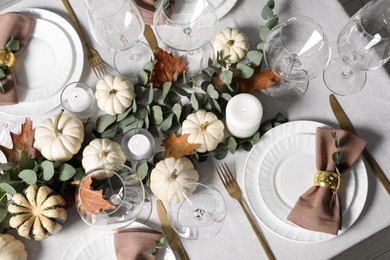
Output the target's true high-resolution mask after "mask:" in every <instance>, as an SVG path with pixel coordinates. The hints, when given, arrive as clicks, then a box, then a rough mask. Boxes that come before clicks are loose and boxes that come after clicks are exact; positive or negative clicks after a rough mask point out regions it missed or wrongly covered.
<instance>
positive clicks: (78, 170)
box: [73, 167, 85, 180]
mask: <svg viewBox="0 0 390 260" xmlns="http://www.w3.org/2000/svg"><path fill="white" fill-rule="evenodd" d="M84 175H85V170H84V169H83V168H81V167H77V168H76V173H75V175H74V176H73V179H74V180H81V179H82V178H83V177H84Z"/></svg>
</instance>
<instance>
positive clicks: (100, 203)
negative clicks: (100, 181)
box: [79, 176, 115, 213]
mask: <svg viewBox="0 0 390 260" xmlns="http://www.w3.org/2000/svg"><path fill="white" fill-rule="evenodd" d="M91 184H92V177H91V176H87V177H86V178H85V179H84V181H83V184H82V186H81V189H80V195H79V196H80V199H81V202H82V204H83V208H81V210H82V211H87V212H90V213H97V212H102V211H105V210H110V209H114V208H115V206H114V205H112V204H111V203H110V202H108V201H107V200H105V199H104V198H103V190H91Z"/></svg>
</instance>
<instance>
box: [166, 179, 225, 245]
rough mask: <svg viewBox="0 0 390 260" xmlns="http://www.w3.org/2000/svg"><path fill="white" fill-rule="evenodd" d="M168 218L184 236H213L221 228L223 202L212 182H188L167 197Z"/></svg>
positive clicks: (223, 215) (196, 237) (199, 237)
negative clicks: (207, 183) (208, 183)
mask: <svg viewBox="0 0 390 260" xmlns="http://www.w3.org/2000/svg"><path fill="white" fill-rule="evenodd" d="M167 212H168V219H169V222H170V223H171V226H172V227H173V229H174V230H175V231H176V233H177V234H178V235H180V236H181V237H184V238H187V239H192V240H195V239H204V238H211V237H214V236H215V235H217V234H218V233H219V231H220V230H221V228H222V225H223V221H224V219H225V216H226V204H225V200H224V199H223V197H222V195H221V193H219V191H218V190H217V189H216V188H214V187H212V186H211V185H205V184H202V183H199V182H188V183H185V184H183V185H181V186H179V187H178V188H177V189H176V191H174V192H173V193H172V196H171V197H170V198H168V204H167Z"/></svg>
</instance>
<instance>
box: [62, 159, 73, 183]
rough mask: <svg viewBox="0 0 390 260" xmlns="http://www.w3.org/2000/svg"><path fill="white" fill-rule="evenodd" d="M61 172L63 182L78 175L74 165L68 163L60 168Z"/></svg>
mask: <svg viewBox="0 0 390 260" xmlns="http://www.w3.org/2000/svg"><path fill="white" fill-rule="evenodd" d="M59 171H60V180H61V181H68V180H70V179H71V178H72V177H73V176H74V175H75V174H76V169H75V168H74V167H73V166H72V165H70V164H67V163H64V164H63V165H62V166H61V167H60V169H59Z"/></svg>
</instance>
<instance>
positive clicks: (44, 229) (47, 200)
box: [8, 184, 67, 240]
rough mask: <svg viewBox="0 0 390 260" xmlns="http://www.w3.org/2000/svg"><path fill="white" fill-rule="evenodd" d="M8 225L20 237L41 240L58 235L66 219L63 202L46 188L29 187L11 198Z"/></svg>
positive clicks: (34, 185)
mask: <svg viewBox="0 0 390 260" xmlns="http://www.w3.org/2000/svg"><path fill="white" fill-rule="evenodd" d="M8 212H9V213H10V214H12V215H13V216H12V217H11V219H10V221H9V224H10V226H11V227H13V228H16V229H17V230H18V234H19V235H20V236H22V237H27V238H32V239H34V240H43V239H45V238H47V237H49V236H50V235H54V234H56V233H58V232H59V231H60V230H61V229H62V224H63V223H64V222H65V220H66V218H67V212H66V207H65V200H64V198H62V197H61V196H60V195H58V194H56V193H55V192H54V191H53V190H52V189H50V188H49V187H47V186H40V187H39V186H38V185H36V184H33V185H30V186H28V187H27V189H25V190H24V192H23V193H17V194H15V195H13V196H12V200H11V201H10V203H9V205H8Z"/></svg>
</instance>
